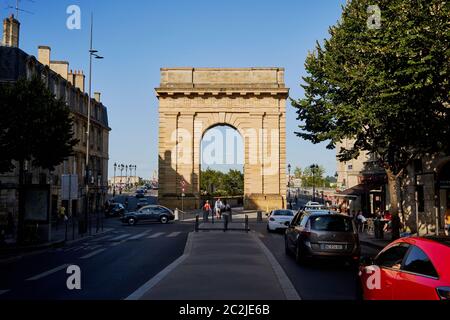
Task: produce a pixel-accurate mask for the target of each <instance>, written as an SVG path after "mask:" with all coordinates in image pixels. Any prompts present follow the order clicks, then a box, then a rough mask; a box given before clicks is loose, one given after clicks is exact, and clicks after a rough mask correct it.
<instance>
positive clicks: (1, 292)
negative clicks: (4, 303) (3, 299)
mask: <svg viewBox="0 0 450 320" xmlns="http://www.w3.org/2000/svg"><path fill="white" fill-rule="evenodd" d="M9 291H10V290H0V296H1V295H2V294H5V293H8V292H9Z"/></svg>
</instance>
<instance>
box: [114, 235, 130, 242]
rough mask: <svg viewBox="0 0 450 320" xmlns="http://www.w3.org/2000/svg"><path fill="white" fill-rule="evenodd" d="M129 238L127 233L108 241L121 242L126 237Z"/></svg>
mask: <svg viewBox="0 0 450 320" xmlns="http://www.w3.org/2000/svg"><path fill="white" fill-rule="evenodd" d="M129 236H131V234H129V233H127V234H123V235H121V236H118V237H115V238H112V239H110V241H119V240H122V239H124V238H126V237H129Z"/></svg>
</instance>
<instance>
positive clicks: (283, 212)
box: [273, 210, 294, 217]
mask: <svg viewBox="0 0 450 320" xmlns="http://www.w3.org/2000/svg"><path fill="white" fill-rule="evenodd" d="M273 215H274V216H285V217H292V216H293V215H294V213H293V212H292V211H291V210H275V211H274V212H273Z"/></svg>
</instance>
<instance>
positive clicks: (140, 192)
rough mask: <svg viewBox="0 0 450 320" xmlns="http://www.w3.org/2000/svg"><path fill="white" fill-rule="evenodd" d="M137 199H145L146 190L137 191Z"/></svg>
mask: <svg viewBox="0 0 450 320" xmlns="http://www.w3.org/2000/svg"><path fill="white" fill-rule="evenodd" d="M135 195H136V198H138V199H140V198H145V192H144V190H141V189H139V190H136V194H135Z"/></svg>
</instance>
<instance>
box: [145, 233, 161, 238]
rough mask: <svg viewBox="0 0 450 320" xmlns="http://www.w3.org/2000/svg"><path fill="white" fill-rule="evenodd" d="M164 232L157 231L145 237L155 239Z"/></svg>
mask: <svg viewBox="0 0 450 320" xmlns="http://www.w3.org/2000/svg"><path fill="white" fill-rule="evenodd" d="M163 234H165V232H157V233H155V234H152V235H151V236H149V237H147V239H155V238H158V237H160V236H162V235H163Z"/></svg>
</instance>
